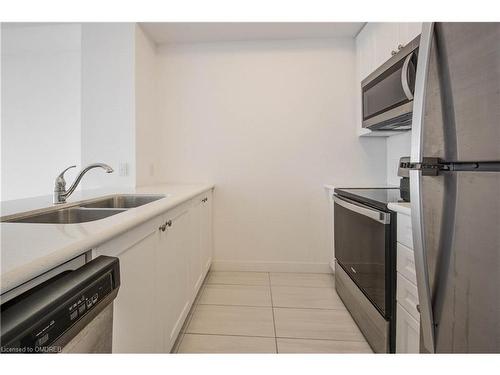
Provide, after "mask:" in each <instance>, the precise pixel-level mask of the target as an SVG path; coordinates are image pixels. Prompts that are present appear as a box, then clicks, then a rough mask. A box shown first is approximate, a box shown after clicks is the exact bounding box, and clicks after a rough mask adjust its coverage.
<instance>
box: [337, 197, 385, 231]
mask: <svg viewBox="0 0 500 375" xmlns="http://www.w3.org/2000/svg"><path fill="white" fill-rule="evenodd" d="M333 201H334V202H335V203H337V204H338V205H339V206H342V207H344V208H346V209H348V210H349V211H353V212H356V213H358V214H360V215H363V216H366V217H369V218H370V219H372V220H375V221H378V222H379V223H382V224H384V225H387V224H390V223H391V215H390V214H388V213H387V212H382V211H377V210H374V209H371V208H368V207H363V206H359V205H357V204H355V203H351V202H350V201H348V200H347V199H345V198H340V197H339V196H337V195H334V196H333Z"/></svg>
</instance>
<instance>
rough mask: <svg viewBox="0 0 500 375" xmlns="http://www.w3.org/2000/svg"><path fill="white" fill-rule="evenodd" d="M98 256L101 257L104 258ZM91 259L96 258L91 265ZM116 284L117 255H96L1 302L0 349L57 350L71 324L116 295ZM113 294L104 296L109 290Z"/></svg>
mask: <svg viewBox="0 0 500 375" xmlns="http://www.w3.org/2000/svg"><path fill="white" fill-rule="evenodd" d="M100 258H105V259H104V261H103V259H101V260H100V261H99V262H96V261H97V260H98V259H100ZM93 262H96V263H95V264H93V265H92V263H93ZM119 285H120V278H119V264H118V259H116V258H110V257H99V258H96V259H95V260H94V261H92V262H89V263H88V264H86V265H84V266H83V267H81V268H79V269H77V270H75V271H71V272H67V273H65V274H62V275H59V276H58V277H56V278H54V279H51V280H48V281H47V282H46V283H44V284H41V285H40V286H38V287H37V288H35V290H31V291H28V292H26V293H24V294H22V295H20V296H18V297H16V298H14V299H13V300H11V301H8V302H7V303H6V304H5V305H2V322H1V324H2V332H1V333H2V336H1V351H2V352H3V353H46V352H59V351H60V350H61V346H60V345H59V344H60V342H63V341H64V342H68V341H69V340H70V339H71V338H70V337H65V340H61V337H62V336H64V335H66V336H68V332H70V331H71V330H73V331H75V330H76V329H75V328H73V327H78V325H81V328H83V326H85V325H86V324H87V323H88V322H87V320H88V319H92V316H93V315H95V314H93V311H94V310H96V313H97V312H99V311H100V310H101V308H100V307H101V305H103V306H102V307H103V308H104V307H105V306H106V305H107V303H104V304H102V302H103V300H108V301H109V300H111V301H112V299H113V298H114V297H115V296H116V293H117V292H118V288H119ZM112 293H113V294H114V295H113V296H111V297H113V298H106V297H108V296H109V295H110V294H112Z"/></svg>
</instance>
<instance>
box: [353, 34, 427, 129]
mask: <svg viewBox="0 0 500 375" xmlns="http://www.w3.org/2000/svg"><path fill="white" fill-rule="evenodd" d="M419 44H420V36H417V37H416V38H415V39H413V40H412V41H411V42H410V43H408V44H407V45H406V46H405V47H403V48H402V49H400V50H399V52H398V53H396V54H395V55H394V56H392V57H391V58H390V59H389V60H387V61H386V62H385V63H384V64H382V66H380V67H379V68H378V69H377V70H375V71H374V72H373V73H371V74H370V75H369V76H368V77H366V78H365V79H364V80H363V81H362V82H361V95H362V99H361V101H362V106H361V107H362V121H363V128H368V129H370V130H407V129H411V117H412V112H413V93H414V90H415V73H416V68H417V58H418V46H419Z"/></svg>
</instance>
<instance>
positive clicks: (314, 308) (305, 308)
mask: <svg viewBox="0 0 500 375" xmlns="http://www.w3.org/2000/svg"><path fill="white" fill-rule="evenodd" d="M271 298H272V296H271ZM198 305H200V306H226V307H256V308H257V307H259V308H265V307H268V308H269V307H270V308H273V309H292V310H320V311H348V310H347V309H346V308H345V307H335V308H326V307H296V306H273V305H272V301H271V305H228V304H224V303H198Z"/></svg>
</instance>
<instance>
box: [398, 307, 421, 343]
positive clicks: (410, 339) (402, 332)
mask: <svg viewBox="0 0 500 375" xmlns="http://www.w3.org/2000/svg"><path fill="white" fill-rule="evenodd" d="M396 309H397V310H396V353H419V352H420V324H419V323H418V321H416V320H415V319H414V318H413V317H412V316H411V315H410V314H409V313H408V311H406V310H405V309H404V307H402V306H401V305H400V304H399V303H398V304H397V306H396Z"/></svg>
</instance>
